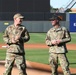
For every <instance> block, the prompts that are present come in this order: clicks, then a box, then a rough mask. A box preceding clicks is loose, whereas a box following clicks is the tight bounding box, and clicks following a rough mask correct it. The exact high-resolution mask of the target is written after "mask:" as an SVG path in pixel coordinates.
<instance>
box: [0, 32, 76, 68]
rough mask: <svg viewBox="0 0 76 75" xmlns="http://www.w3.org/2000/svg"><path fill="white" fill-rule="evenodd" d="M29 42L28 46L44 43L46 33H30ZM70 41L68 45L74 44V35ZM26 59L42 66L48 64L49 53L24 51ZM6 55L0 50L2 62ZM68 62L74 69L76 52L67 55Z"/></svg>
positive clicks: (39, 50)
mask: <svg viewBox="0 0 76 75" xmlns="http://www.w3.org/2000/svg"><path fill="white" fill-rule="evenodd" d="M2 36H3V33H0V43H4V42H3V39H2ZM30 37H31V39H30V41H29V42H28V43H29V44H30V43H31V44H35V43H36V44H37V43H42V44H44V43H45V37H46V33H30ZM71 38H72V41H71V42H70V43H72V44H76V39H75V38H76V33H74V34H71ZM25 52H26V55H25V57H26V59H27V60H29V61H33V62H39V63H44V64H49V62H48V58H49V53H48V49H31V50H30V49H26V50H25ZM5 55H6V50H5V49H1V50H0V60H4V59H5ZM67 57H68V60H69V62H70V67H75V68H76V51H75V50H74V51H73V50H71V51H69V53H67Z"/></svg>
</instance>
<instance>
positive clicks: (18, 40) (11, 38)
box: [3, 13, 30, 75]
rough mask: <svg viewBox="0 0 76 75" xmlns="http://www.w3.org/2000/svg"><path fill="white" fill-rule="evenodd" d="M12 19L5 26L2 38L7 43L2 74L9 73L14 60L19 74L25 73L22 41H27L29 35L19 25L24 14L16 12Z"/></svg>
mask: <svg viewBox="0 0 76 75" xmlns="http://www.w3.org/2000/svg"><path fill="white" fill-rule="evenodd" d="M13 19H14V23H13V24H12V25H10V26H8V27H7V28H6V30H5V33H4V35H3V40H4V41H5V43H6V44H7V52H6V62H5V68H6V70H5V73H4V75H11V71H12V68H13V65H14V62H15V63H16V66H17V68H18V70H19V75H27V74H26V63H25V62H26V61H25V51H24V42H27V41H28V40H29V39H30V36H29V33H28V31H27V29H26V28H25V27H24V26H23V25H21V23H22V21H23V19H24V16H22V15H21V14H20V13H17V14H15V15H14V17H13Z"/></svg>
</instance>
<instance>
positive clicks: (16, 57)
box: [4, 53, 27, 75]
mask: <svg viewBox="0 0 76 75" xmlns="http://www.w3.org/2000/svg"><path fill="white" fill-rule="evenodd" d="M14 62H15V64H16V66H17V68H18V70H19V75H27V74H26V64H25V56H24V54H23V55H22V54H14V53H7V54H6V62H5V68H6V70H5V72H4V75H11V71H12V68H13V65H14Z"/></svg>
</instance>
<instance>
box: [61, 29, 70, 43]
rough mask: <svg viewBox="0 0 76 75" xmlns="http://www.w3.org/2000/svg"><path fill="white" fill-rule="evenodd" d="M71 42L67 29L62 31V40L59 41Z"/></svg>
mask: <svg viewBox="0 0 76 75" xmlns="http://www.w3.org/2000/svg"><path fill="white" fill-rule="evenodd" d="M70 41H71V36H70V32H69V31H68V29H65V30H64V38H62V39H61V43H67V42H70Z"/></svg>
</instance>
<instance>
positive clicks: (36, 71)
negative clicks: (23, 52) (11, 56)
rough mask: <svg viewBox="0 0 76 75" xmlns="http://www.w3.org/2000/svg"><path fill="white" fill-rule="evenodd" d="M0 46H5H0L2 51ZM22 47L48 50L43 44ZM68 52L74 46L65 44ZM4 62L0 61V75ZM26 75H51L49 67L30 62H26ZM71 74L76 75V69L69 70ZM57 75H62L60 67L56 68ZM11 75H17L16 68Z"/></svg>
mask: <svg viewBox="0 0 76 75" xmlns="http://www.w3.org/2000/svg"><path fill="white" fill-rule="evenodd" d="M2 46H5V44H0V49H2ZM24 47H25V48H26V49H30V50H31V49H32V48H34V49H35V48H36V49H38V48H43V49H45V48H49V47H48V46H46V45H45V44H25V45H24ZM67 49H68V50H76V44H67ZM4 63H5V62H4V61H0V71H1V72H0V75H3V72H4V70H5V68H4ZM26 64H27V74H28V75H51V69H50V66H49V65H46V64H41V63H36V62H30V61H27V62H26ZM70 71H71V74H72V75H76V68H70ZM58 72H59V75H63V72H62V69H61V67H59V68H58ZM12 75H18V70H17V68H16V67H14V69H13V71H12Z"/></svg>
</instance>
